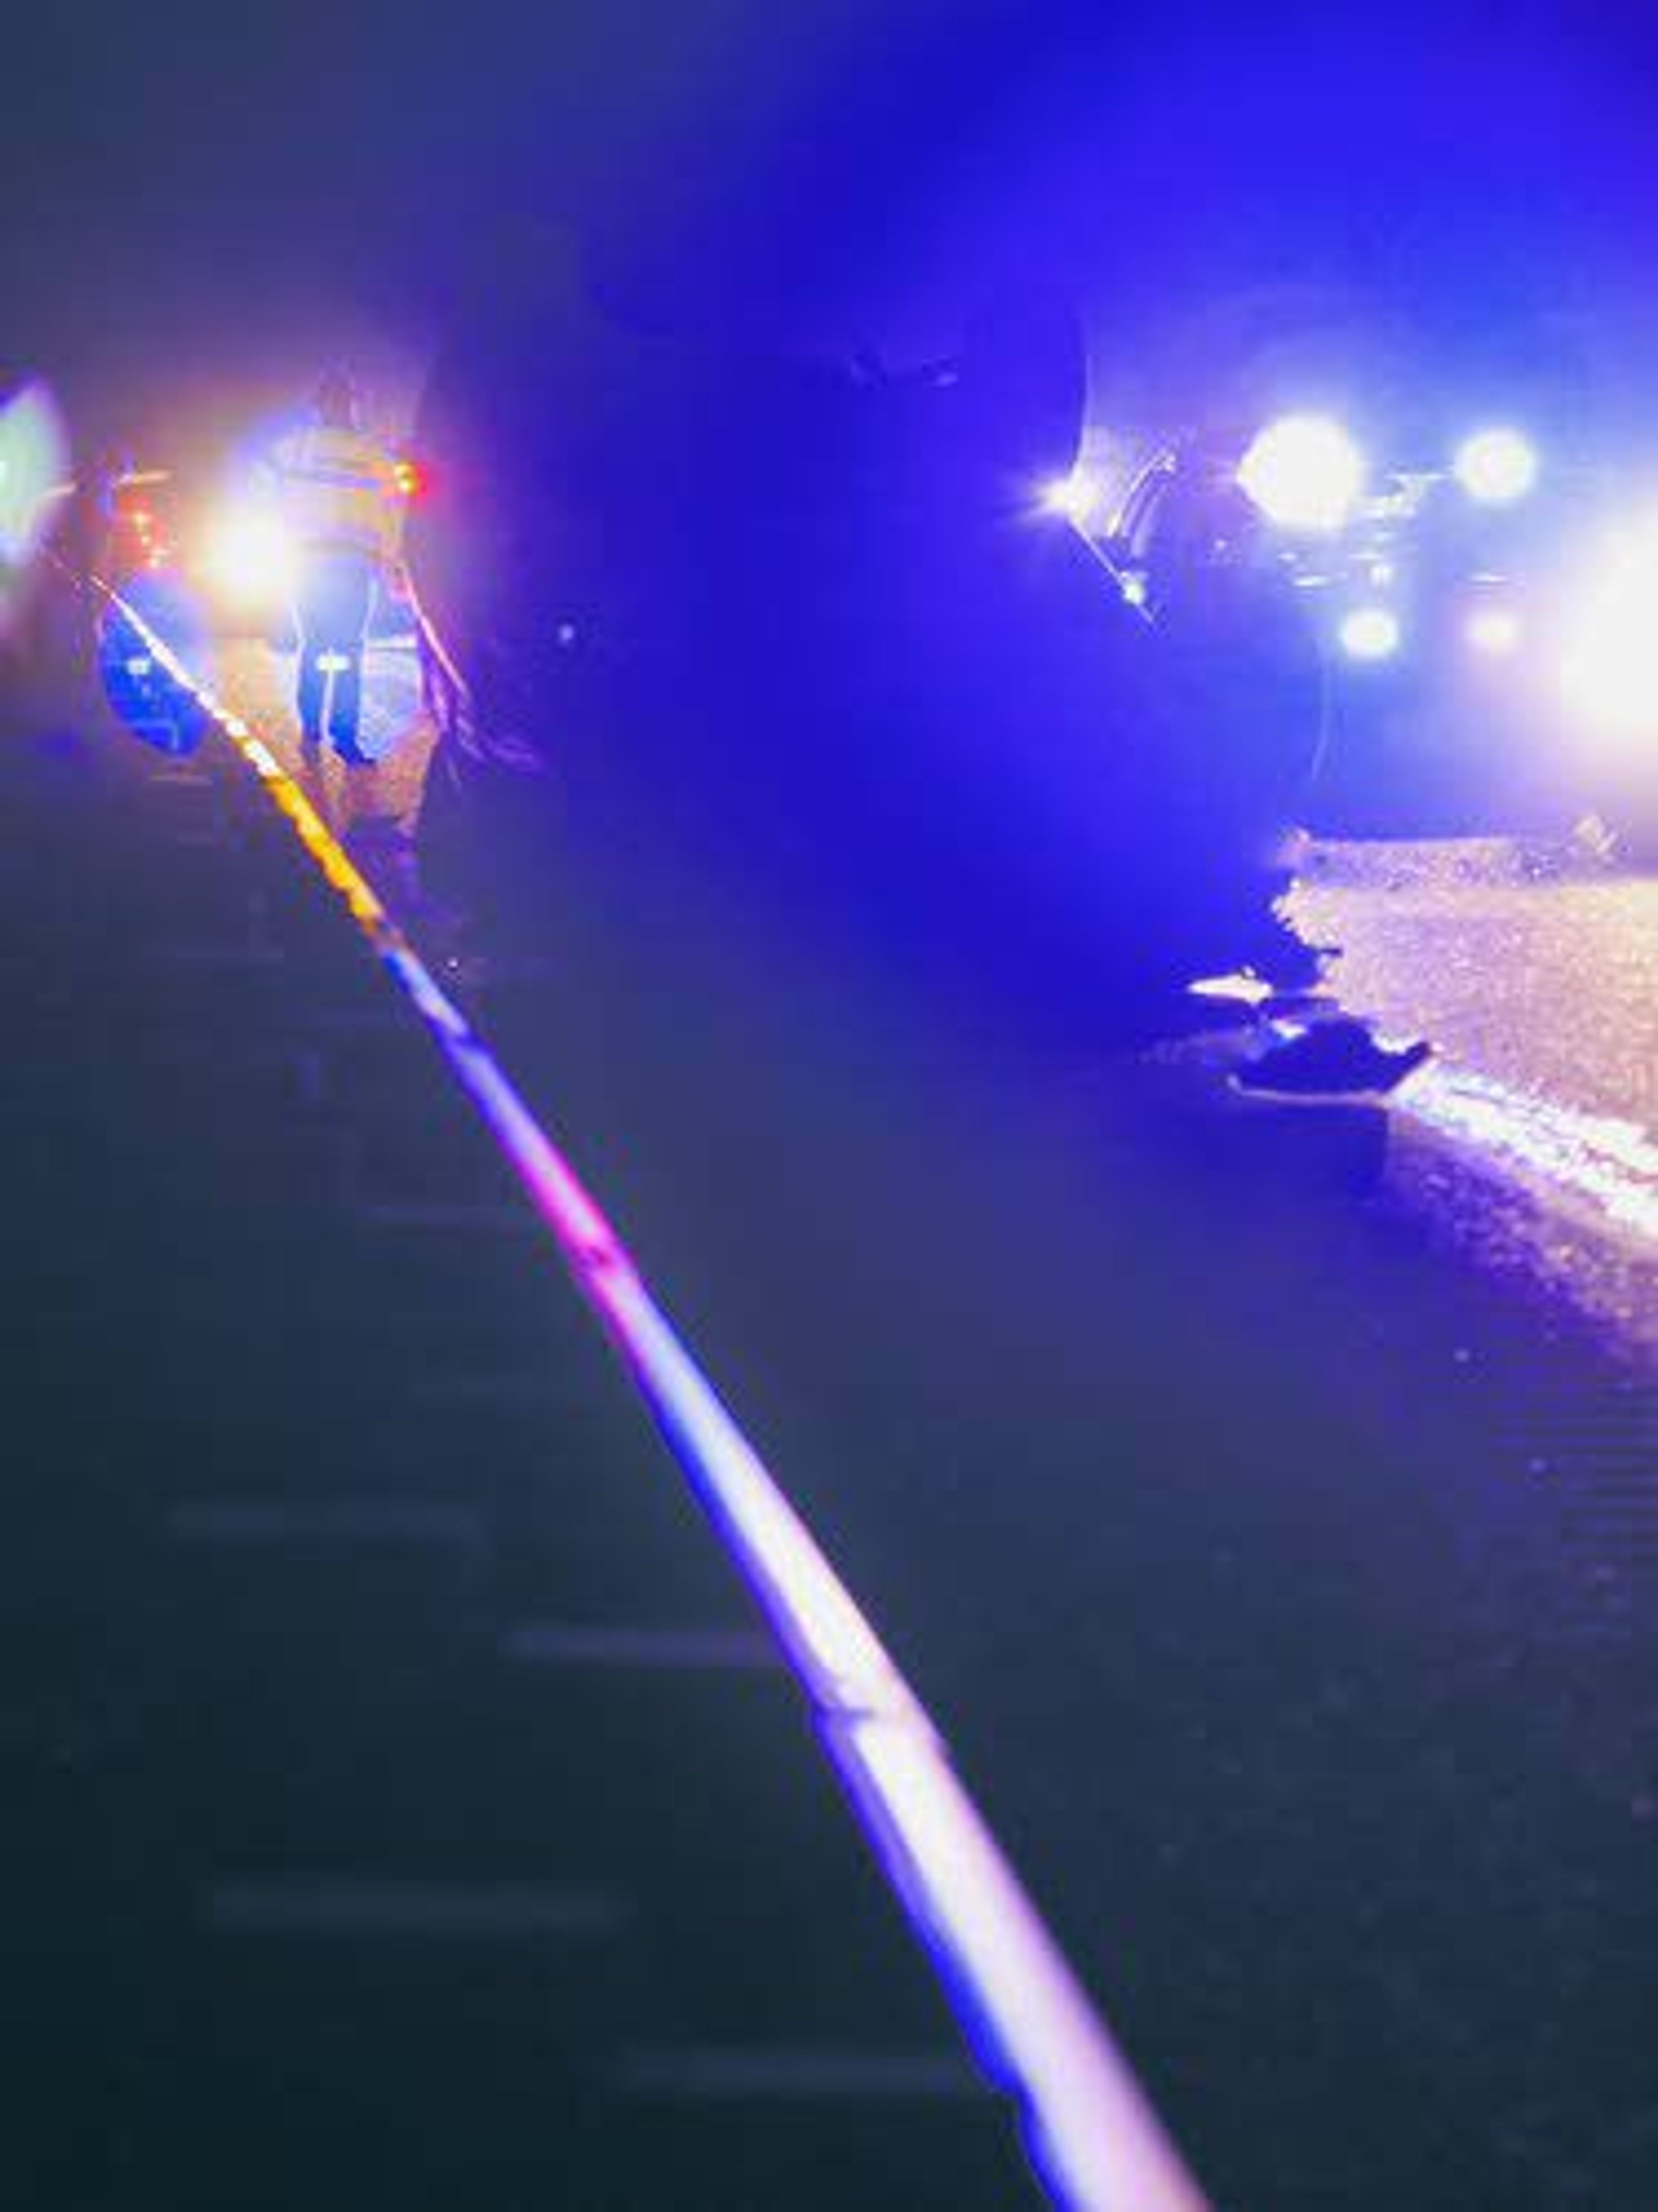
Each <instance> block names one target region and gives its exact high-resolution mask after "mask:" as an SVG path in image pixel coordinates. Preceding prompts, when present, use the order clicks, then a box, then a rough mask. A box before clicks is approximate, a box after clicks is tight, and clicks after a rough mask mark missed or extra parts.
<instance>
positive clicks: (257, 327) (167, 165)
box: [0, 0, 1658, 398]
mask: <svg viewBox="0 0 1658 2212" xmlns="http://www.w3.org/2000/svg"><path fill="white" fill-rule="evenodd" d="M37 10H38V0H37ZM1587 15H1588V11H1584V16H1585V17H1587ZM8 40H9V49H10V51H9V61H8V66H7V68H6V71H5V82H6V100H5V123H4V148H3V156H0V159H3V182H4V201H3V204H4V206H5V209H6V217H5V224H4V231H3V236H0V281H3V285H4V292H5V301H6V315H7V325H8V337H7V339H6V343H5V350H6V351H7V353H8V354H9V356H12V358H13V359H14V361H15V362H27V361H29V360H30V359H31V358H33V359H34V360H36V361H39V362H42V363H44V364H45V365H46V366H47V367H49V368H52V370H54V371H55V372H57V373H58V374H60V375H62V376H64V378H65V379H66V380H67V383H68V386H69V388H70V392H71V396H76V395H77V394H81V393H86V394H96V395H97V396H98V397H99V398H102V397H103V395H104V394H105V393H106V392H109V391H111V390H117V391H118V390H120V389H122V388H123V386H144V387H148V388H149V389H151V390H154V389H156V388H166V389H167V390H169V391H173V390H177V389H180V388H182V386H183V385H185V384H189V385H192V386H196V387H197V388H198V389H203V390H205V389H208V388H210V387H212V386H214V384H215V381H216V380H217V381H218V383H219V385H220V386H221V388H228V386H227V380H228V379H232V378H235V377H245V376H246V375H247V374H250V373H254V372H258V373H263V374H265V375H267V376H268V377H270V379H272V380H282V379H284V378H289V377H293V376H296V375H304V374H307V369H308V366H309V365H310V364H311V363H313V362H314V361H315V359H316V358H317V356H318V354H319V351H320V352H323V353H330V352H334V351H337V350H339V349H341V348H342V347H343V348H345V349H348V350H350V349H365V348H366V349H368V350H369V351H371V352H372V350H373V347H374V341H375V339H376V337H377V336H380V335H384V336H386V337H390V338H395V339H403V338H406V337H420V336H421V335H422V334H423V333H424V332H426V331H428V330H429V329H430V328H431V327H433V325H434V324H435V323H436V322H437V321H438V320H440V318H441V316H442V314H443V313H444V312H445V303H446V298H447V296H448V292H449V285H450V278H451V276H452V271H453V270H454V269H455V267H456V266H457V265H458V264H459V263H460V262H461V261H462V260H464V258H465V252H466V245H467V240H468V239H469V237H470V236H471V234H473V233H474V232H475V231H476V230H477V229H478V228H480V227H481V226H483V225H486V224H487V223H489V222H490V221H492V220H494V219H495V217H496V216H499V215H500V214H501V212H503V211H504V210H509V209H513V208H521V207H522V208H530V209H533V210H536V211H537V213H539V214H542V215H553V216H559V217H562V218H568V220H570V221H572V222H574V223H575V224H576V225H577V226H578V227H579V228H580V230H581V231H582V232H583V234H585V235H586V237H587V238H588V239H589V240H590V241H592V243H593V244H594V246H595V247H596V251H597V258H598V264H599V266H600V268H601V270H602V272H603V273H604V275H605V276H606V278H607V281H608V282H609V283H610V289H612V290H613V291H614V292H615V293H616V294H617V295H619V296H622V297H624V298H627V299H629V301H631V302H632V303H634V304H635V306H637V307H642V309H643V311H644V312H646V313H651V314H656V315H659V316H666V317H668V318H670V319H677V320H680V321H687V320H695V319H714V320H718V319H721V318H728V317H730V316H732V315H734V314H737V313H745V314H747V315H748V316H749V317H750V319H758V320H759V321H760V322H761V323H762V325H764V324H766V323H768V322H769V323H771V324H772V325H774V326H776V327H777V328H780V329H781V328H784V327H788V328H792V329H793V328H805V329H811V327H812V326H813V325H814V323H817V324H819V325H823V327H824V328H829V327H834V328H835V330H836V333H837V335H839V334H841V332H842V331H845V330H849V329H850V328H851V327H852V326H853V325H855V324H856V323H857V322H858V321H859V319H860V317H861V318H862V319H864V320H865V321H868V322H873V323H875V324H876V325H882V324H883V323H885V324H888V325H893V326H894V327H896V326H897V325H896V322H895V318H894V315H893V312H892V302H893V301H894V300H895V299H896V298H898V297H900V296H902V297H904V298H906V299H907V300H908V301H909V302H910V305H911V308H912V310H913V311H914V310H915V302H916V301H930V299H931V297H932V291H936V292H938V294H939V295H945V294H948V295H953V296H962V295H965V294H966V293H968V292H970V290H971V289H972V287H973V285H974V283H975V282H981V281H987V280H988V278H989V277H990V276H992V275H993V274H994V273H995V272H996V271H997V270H1005V269H1009V268H1011V269H1015V270H1020V271H1022V272H1023V273H1026V274H1031V273H1037V272H1039V271H1043V272H1045V273H1057V274H1059V275H1060V276H1063V277H1065V278H1066V280H1067V281H1069V282H1071V283H1073V284H1075V285H1076V286H1077V287H1078V289H1080V290H1081V291H1082V293H1083V294H1084V295H1085V296H1086V297H1087V299H1088V301H1089V303H1090V307H1091V308H1092V310H1093V313H1094V316H1095V319H1096V324H1101V323H1102V324H1104V325H1106V326H1107V327H1108V328H1111V327H1113V326H1114V325H1115V324H1117V323H1119V322H1120V323H1121V325H1124V326H1126V327H1127V329H1129V330H1130V331H1133V333H1134V334H1135V337H1136V340H1137V341H1138V339H1139V337H1140V335H1141V334H1142V333H1143V332H1144V331H1145V328H1146V326H1147V324H1148V320H1149V319H1153V318H1154V317H1155V316H1156V315H1157V314H1160V313H1162V311H1163V309H1165V308H1166V307H1168V306H1169V304H1170V303H1171V301H1172V302H1173V303H1174V304H1175V306H1177V307H1195V306H1197V305H1199V304H1200V303H1204V302H1206V301H1210V300H1212V299H1213V298H1214V297H1216V296H1218V295H1223V294H1230V293H1233V292H1236V291H1240V290H1245V289H1248V288H1250V287H1254V286H1260V285H1263V284H1277V283H1282V282H1284V281H1286V280H1316V281H1319V282H1337V283H1351V282H1354V281H1363V282H1364V283H1367V284H1370V285H1375V286H1380V287H1381V288H1382V289H1384V290H1385V291H1386V292H1387V293H1388V295H1389V297H1390V299H1392V300H1393V301H1395V302H1396V303H1398V302H1402V303H1404V304H1405V305H1406V307H1409V308H1410V309H1411V310H1412V312H1417V311H1420V312H1422V313H1426V314H1430V315H1432V316H1434V317H1436V318H1437V319H1438V320H1439V321H1440V322H1441V323H1442V324H1445V325H1448V326H1452V327H1455V325H1458V324H1459V323H1460V324H1461V325H1463V326H1465V327H1466V328H1469V329H1473V330H1476V331H1477V330H1478V329H1479V326H1480V325H1482V324H1485V325H1503V326H1506V325H1504V321H1503V319H1504V318H1506V317H1508V316H1509V314H1510V313H1514V312H1521V313H1525V314H1527V315H1530V316H1533V317H1535V316H1537V315H1539V314H1546V313H1555V312H1557V311H1560V310H1566V311H1570V312H1571V313H1586V314H1588V316H1590V317H1591V318H1594V317H1600V318H1602V319H1609V320H1610V321H1612V322H1613V323H1616V322H1618V321H1619V320H1621V319H1625V318H1626V317H1632V316H1633V315H1634V314H1635V313H1637V310H1639V309H1640V308H1641V307H1642V306H1643V302H1642V300H1641V297H1640V294H1641V288H1642V285H1643V281H1644V274H1645V271H1646V270H1647V269H1648V268H1649V267H1651V266H1652V265H1654V263H1655V259H1658V221H1655V216H1658V197H1655V196H1658V187H1655V185H1654V184H1653V183H1652V182H1651V180H1650V175H1649V145H1650V143H1651V131H1650V124H1651V120H1652V118H1651V116H1650V114H1649V112H1648V104H1647V103H1648V99H1649V94H1648V92H1647V83H1648V82H1649V80H1650V78H1651V76H1652V64H1653V63H1654V61H1655V58H1658V55H1655V52H1653V51H1652V50H1651V49H1650V47H1649V46H1644V45H1643V43H1642V42H1641V40H1639V38H1638V37H1637V38H1634V39H1632V40H1630V41H1627V42H1625V43H1622V44H1619V43H1617V42H1615V40H1614V39H1613V38H1612V36H1611V35H1609V34H1607V33H1604V32H1602V31H1600V30H1585V29H1582V28H1578V29H1576V30H1574V29H1573V28H1571V27H1570V24H1569V23H1567V22H1566V21H1564V19H1563V18H1557V17H1554V16H1552V15H1550V14H1549V13H1547V12H1546V11H1543V10H1540V9H1535V8H1528V7H1527V6H1525V5H1524V4H1521V5H1519V6H1514V7H1509V8H1508V9H1504V10H1502V11H1500V12H1497V11H1493V12H1491V14H1489V15H1475V14H1472V13H1467V12H1461V11H1458V10H1455V9H1448V8H1445V7H1438V8H1434V9H1426V8H1421V9H1418V10H1417V11H1416V12H1415V13H1414V14H1412V9H1411V7H1410V4H1409V0H1402V4H1401V5H1400V6H1399V7H1397V8H1394V9H1381V8H1378V9H1375V10H1373V11H1367V12H1364V13H1360V12H1358V11H1355V10H1353V9H1348V8H1345V7H1343V8H1323V9H1313V8H1306V7H1295V8H1279V9H1275V10H1273V11H1272V15H1271V17H1270V20H1264V19H1263V12H1262V11H1261V10H1260V9H1255V8H1239V9H1230V10H1215V9H1210V10H1198V9H1192V8H1189V7H1188V8H1185V9H1181V8H1180V7H1178V6H1173V7H1164V8H1163V9H1151V8H1144V9H1136V10H1134V11H1133V13H1132V14H1126V15H1123V16H1122V17H1121V19H1119V18H1118V17H1117V16H1116V15H1114V13H1113V11H1112V10H1110V9H1106V8H1101V7H1097V6H1096V7H1091V8H1088V7H1080V6H1072V7H1063V6H1062V7H1049V8H1046V9H1044V8H1043V7H1042V6H1040V5H1038V4H1031V5H1028V6H1024V7H1002V6H998V7H993V8H984V7H974V6H970V5H960V4H957V5H955V6H950V5H945V4H942V0H892V4H889V5H887V6H879V5H877V4H875V3H874V0H842V4H840V5H836V6H828V5H823V4H817V0H795V4H792V5H788V6H778V5H776V4H775V0H773V4H771V5H769V6H766V7H762V6H760V5H759V4H757V0H720V3H719V4H709V0H689V4H685V5H680V6H673V5H660V4H658V5H649V4H641V0H608V4H595V0H580V4H576V5H565V6H562V7H561V6H548V7H537V8H531V7H526V6H524V5H522V4H513V0H471V4H470V5H468V6H466V7H465V8H459V7H453V8H449V9H444V10H441V11H438V10H433V9H428V10H426V11H423V12H422V11H420V10H417V9H415V8H414V7H412V6H394V5H392V4H390V0H372V4H369V5H367V6H357V7H353V8H351V9H349V11H347V12H344V13H341V14H335V13H332V12H331V11H329V12H325V11H324V10H322V9H317V8H315V7H313V6H311V5H308V4H305V0H301V4H300V5H297V6H293V7H290V8H288V9H285V10H283V11H281V12H280V13H279V12H277V11H276V10H274V9H273V10H271V11H270V12H268V13H265V14H261V15H254V14H253V13H252V11H247V12H243V13H240V14H234V15H233V14H232V13H231V12H230V11H228V9H224V8H222V7H221V8H214V9H210V8H208V7H207V6H205V5H203V4H202V0H183V4H181V5H179V6H177V7H174V8H173V9H170V10H168V11H167V13H165V14H162V13H161V12H159V11H157V12H154V13H151V12H141V11H138V10H136V9H132V8H131V7H115V6H112V5H108V4H106V0H94V4H93V5H92V7H91V8H90V9H84V10H82V11H80V12H78V13H73V14H71V13H70V11H67V10H60V11H59V12H58V14H57V15H54V16H47V15H45V14H44V12H37V16H36V19H35V20H34V21H33V23H32V24H31V25H30V26H29V27H27V28H26V29H24V30H23V31H21V33H20V32H12V33H8ZM922 273H925V275H926V279H927V283H928V285H930V286H931V287H932V291H929V290H928V289H927V286H926V285H922V286H920V287H919V289H918V283H917V280H918V277H919V276H920V275H921V274H922ZM877 303H879V304H877ZM914 319H916V320H917V321H918V324H919V323H920V322H924V321H925V319H926V317H925V314H924V313H919V312H916V313H914ZM900 320H901V319H900ZM927 335H928V336H929V337H930V336H931V335H932V333H931V332H930V331H929V332H928V333H927Z"/></svg>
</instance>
